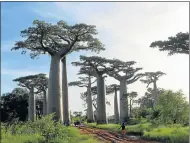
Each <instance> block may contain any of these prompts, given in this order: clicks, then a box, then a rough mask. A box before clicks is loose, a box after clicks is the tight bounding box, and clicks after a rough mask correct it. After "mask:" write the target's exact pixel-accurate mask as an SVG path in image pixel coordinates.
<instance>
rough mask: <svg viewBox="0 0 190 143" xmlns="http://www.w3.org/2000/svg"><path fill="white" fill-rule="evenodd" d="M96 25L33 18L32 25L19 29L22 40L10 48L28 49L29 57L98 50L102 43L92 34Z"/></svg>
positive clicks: (23, 51)
mask: <svg viewBox="0 0 190 143" xmlns="http://www.w3.org/2000/svg"><path fill="white" fill-rule="evenodd" d="M96 34H97V31H96V27H95V26H93V25H87V24H83V23H81V24H75V25H73V26H72V25H68V24H67V23H66V22H64V21H59V22H58V23H57V24H51V23H46V22H44V21H40V20H34V21H33V25H32V26H31V27H28V28H27V29H25V30H23V31H21V36H22V37H23V38H24V40H21V41H17V42H16V43H15V46H14V47H13V48H12V50H20V49H21V50H22V54H25V53H26V52H27V51H30V56H31V58H35V57H37V56H39V55H40V54H46V53H48V54H49V55H55V54H58V55H59V56H60V57H61V58H62V57H64V56H65V55H67V54H68V53H71V52H73V51H79V50H90V51H94V52H97V53H98V52H99V51H101V50H105V49H104V45H103V44H102V43H101V42H100V41H99V40H98V39H97V38H95V37H94V36H95V35H96Z"/></svg>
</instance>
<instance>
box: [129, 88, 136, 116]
mask: <svg viewBox="0 0 190 143" xmlns="http://www.w3.org/2000/svg"><path fill="white" fill-rule="evenodd" d="M137 96H138V93H137V92H134V91H132V92H130V93H128V97H129V113H130V116H132V106H133V103H134V99H135V98H136V97H137Z"/></svg>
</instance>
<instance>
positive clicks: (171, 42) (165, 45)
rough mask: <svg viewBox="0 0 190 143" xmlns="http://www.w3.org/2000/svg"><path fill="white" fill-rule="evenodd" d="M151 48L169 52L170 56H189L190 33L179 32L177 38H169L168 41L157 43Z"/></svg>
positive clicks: (153, 43)
mask: <svg viewBox="0 0 190 143" xmlns="http://www.w3.org/2000/svg"><path fill="white" fill-rule="evenodd" d="M150 47H151V48H158V49H159V50H160V51H167V52H168V55H169V56H171V55H174V54H178V53H179V54H189V33H188V32H186V33H182V32H179V33H177V34H176V36H171V37H168V40H164V41H161V40H159V41H155V42H152V43H151V45H150Z"/></svg>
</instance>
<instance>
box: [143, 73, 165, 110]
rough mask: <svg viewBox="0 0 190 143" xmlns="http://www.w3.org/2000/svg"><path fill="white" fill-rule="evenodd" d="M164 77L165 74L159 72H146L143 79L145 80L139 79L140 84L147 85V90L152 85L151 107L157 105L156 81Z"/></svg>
mask: <svg viewBox="0 0 190 143" xmlns="http://www.w3.org/2000/svg"><path fill="white" fill-rule="evenodd" d="M163 75H166V74H165V73H163V72H161V71H157V72H146V73H145V77H146V79H141V80H140V81H141V82H142V83H145V84H147V88H148V87H149V85H150V84H151V83H153V101H154V102H153V107H155V106H156V103H157V98H158V88H157V81H158V78H159V77H161V76H163Z"/></svg>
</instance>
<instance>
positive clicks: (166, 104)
mask: <svg viewBox="0 0 190 143" xmlns="http://www.w3.org/2000/svg"><path fill="white" fill-rule="evenodd" d="M157 108H158V110H159V111H160V112H159V118H158V120H159V121H160V122H161V123H171V124H188V112H189V111H188V102H187V101H186V98H185V97H184V94H183V93H182V91H177V92H173V91H172V90H165V91H164V92H163V93H162V94H161V95H160V96H159V97H158V105H157Z"/></svg>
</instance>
